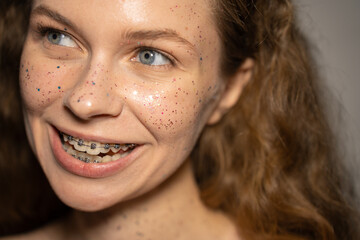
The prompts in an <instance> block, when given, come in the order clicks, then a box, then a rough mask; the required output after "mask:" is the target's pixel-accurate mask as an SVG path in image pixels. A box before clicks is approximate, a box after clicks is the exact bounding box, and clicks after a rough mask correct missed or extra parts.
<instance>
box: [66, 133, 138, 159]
mask: <svg viewBox="0 0 360 240" xmlns="http://www.w3.org/2000/svg"><path fill="white" fill-rule="evenodd" d="M62 136H63V140H64V141H65V142H68V143H69V144H70V145H72V146H73V147H74V148H75V149H76V150H78V151H81V152H86V153H88V154H90V155H98V154H99V153H108V152H109V151H110V150H111V151H112V152H113V153H117V152H119V151H120V150H122V151H124V152H125V151H127V150H128V149H129V148H133V147H135V144H109V143H99V142H89V141H85V140H83V139H79V138H76V137H73V136H70V135H66V134H64V133H62Z"/></svg>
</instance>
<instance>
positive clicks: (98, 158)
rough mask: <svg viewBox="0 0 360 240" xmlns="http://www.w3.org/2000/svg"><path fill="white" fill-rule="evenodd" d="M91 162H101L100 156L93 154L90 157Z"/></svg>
mask: <svg viewBox="0 0 360 240" xmlns="http://www.w3.org/2000/svg"><path fill="white" fill-rule="evenodd" d="M92 162H93V163H101V162H102V157H99V156H93V157H92Z"/></svg>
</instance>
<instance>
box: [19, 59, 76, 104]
mask: <svg viewBox="0 0 360 240" xmlns="http://www.w3.org/2000/svg"><path fill="white" fill-rule="evenodd" d="M69 75H71V73H69V71H67V66H66V65H65V64H58V65H46V64H31V62H23V63H22V64H21V69H20V76H19V77H20V88H21V95H22V99H23V102H24V104H25V107H26V108H27V109H28V110H33V111H38V110H42V109H44V108H45V107H47V106H48V105H50V104H51V103H53V102H54V101H55V100H56V99H59V97H60V96H61V95H62V94H63V93H64V91H65V89H66V85H67V81H66V79H69V78H70V76H69Z"/></svg>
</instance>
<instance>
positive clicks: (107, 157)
mask: <svg viewBox="0 0 360 240" xmlns="http://www.w3.org/2000/svg"><path fill="white" fill-rule="evenodd" d="M110 161H111V157H110V156H109V155H107V156H104V157H102V162H110Z"/></svg>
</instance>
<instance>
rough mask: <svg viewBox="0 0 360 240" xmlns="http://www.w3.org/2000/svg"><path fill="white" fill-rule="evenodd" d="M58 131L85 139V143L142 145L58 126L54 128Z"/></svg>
mask: <svg viewBox="0 0 360 240" xmlns="http://www.w3.org/2000/svg"><path fill="white" fill-rule="evenodd" d="M53 127H54V128H55V129H56V130H58V131H59V132H61V133H65V134H66V135H71V136H73V137H76V138H79V139H83V140H85V141H89V142H100V143H116V144H131V143H133V144H136V145H141V143H139V142H136V141H133V140H131V139H129V141H127V140H125V139H122V140H119V139H111V138H106V137H102V136H94V135H92V134H84V133H79V132H76V131H73V130H70V129H65V128H62V127H58V126H56V127H55V126H53Z"/></svg>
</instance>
